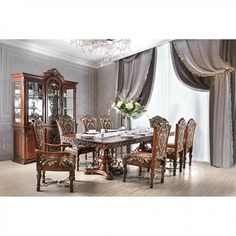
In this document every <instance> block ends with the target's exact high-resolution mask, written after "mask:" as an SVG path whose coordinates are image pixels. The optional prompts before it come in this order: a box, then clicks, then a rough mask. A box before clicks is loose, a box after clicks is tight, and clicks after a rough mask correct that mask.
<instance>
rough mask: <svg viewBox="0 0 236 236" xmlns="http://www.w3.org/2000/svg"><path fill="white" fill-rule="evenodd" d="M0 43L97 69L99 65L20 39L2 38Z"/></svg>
mask: <svg viewBox="0 0 236 236" xmlns="http://www.w3.org/2000/svg"><path fill="white" fill-rule="evenodd" d="M0 43H2V44H6V45H9V46H13V47H16V48H20V49H24V50H27V51H30V52H34V53H38V54H41V55H45V56H49V57H54V58H56V59H60V60H65V61H68V62H72V63H74V64H78V65H81V66H86V67H90V68H93V69H97V68H98V67H97V65H96V64H93V63H91V62H89V61H86V60H83V59H79V58H77V57H73V56H68V55H66V54H63V53H59V52H57V51H54V50H51V49H46V48H43V47H39V46H35V45H32V44H31V43H26V42H22V41H20V40H11V39H9V40H0Z"/></svg>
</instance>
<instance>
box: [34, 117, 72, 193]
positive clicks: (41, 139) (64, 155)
mask: <svg viewBox="0 0 236 236" xmlns="http://www.w3.org/2000/svg"><path fill="white" fill-rule="evenodd" d="M32 126H33V127H32V128H33V134H34V138H35V144H36V169H37V191H40V184H41V176H42V172H43V181H42V182H43V183H45V172H46V171H68V172H69V181H70V192H73V181H74V180H75V156H74V155H72V154H70V153H69V152H65V151H64V150H65V148H66V147H68V146H69V145H66V144H49V143H45V132H44V128H43V122H42V121H41V120H35V121H34V123H33V124H32ZM49 147H60V148H61V149H62V151H57V152H49V151H48V148H49Z"/></svg>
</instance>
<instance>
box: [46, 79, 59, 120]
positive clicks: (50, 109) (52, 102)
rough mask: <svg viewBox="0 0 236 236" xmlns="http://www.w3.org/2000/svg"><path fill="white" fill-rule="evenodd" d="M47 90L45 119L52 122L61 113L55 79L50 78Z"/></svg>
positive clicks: (57, 85)
mask: <svg viewBox="0 0 236 236" xmlns="http://www.w3.org/2000/svg"><path fill="white" fill-rule="evenodd" d="M47 90H48V91H47V94H48V96H47V120H48V121H50V122H54V121H56V119H57V118H58V116H59V115H60V114H61V104H60V84H59V82H58V81H57V80H55V79H50V80H49V81H48V85H47Z"/></svg>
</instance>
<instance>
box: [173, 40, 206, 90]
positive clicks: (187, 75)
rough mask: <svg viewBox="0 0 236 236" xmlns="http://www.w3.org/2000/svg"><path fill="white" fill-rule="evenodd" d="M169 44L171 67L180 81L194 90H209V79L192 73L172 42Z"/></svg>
mask: <svg viewBox="0 0 236 236" xmlns="http://www.w3.org/2000/svg"><path fill="white" fill-rule="evenodd" d="M170 46H171V57H172V62H173V67H174V70H175V72H176V74H177V77H178V78H179V79H180V81H181V82H183V83H184V84H185V85H188V86H189V87H190V88H193V89H196V90H210V87H211V81H210V79H209V78H199V77H197V76H195V75H193V74H192V73H191V72H190V71H189V70H188V69H187V68H186V66H185V65H184V64H183V62H182V61H181V59H180V57H179V56H178V53H177V52H176V49H175V47H174V45H173V43H172V44H171V45H170Z"/></svg>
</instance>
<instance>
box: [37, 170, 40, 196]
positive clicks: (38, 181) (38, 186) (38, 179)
mask: <svg viewBox="0 0 236 236" xmlns="http://www.w3.org/2000/svg"><path fill="white" fill-rule="evenodd" d="M40 182H41V170H39V171H38V174H37V191H38V192H39V191H40Z"/></svg>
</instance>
